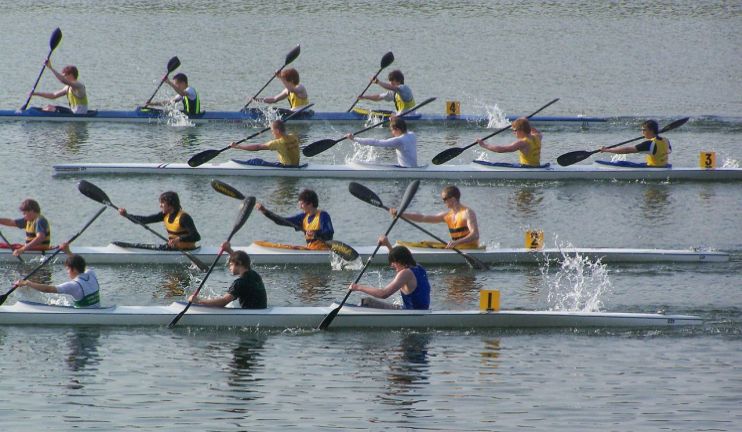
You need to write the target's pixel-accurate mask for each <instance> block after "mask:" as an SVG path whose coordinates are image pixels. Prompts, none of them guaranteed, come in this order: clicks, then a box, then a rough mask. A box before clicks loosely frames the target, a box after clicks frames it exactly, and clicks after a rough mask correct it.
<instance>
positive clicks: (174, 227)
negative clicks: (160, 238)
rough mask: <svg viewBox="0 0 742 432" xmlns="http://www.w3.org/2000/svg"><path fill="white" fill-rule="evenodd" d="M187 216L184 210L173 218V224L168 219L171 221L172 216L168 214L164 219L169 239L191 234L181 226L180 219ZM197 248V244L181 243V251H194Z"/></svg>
mask: <svg viewBox="0 0 742 432" xmlns="http://www.w3.org/2000/svg"><path fill="white" fill-rule="evenodd" d="M184 214H185V212H184V211H183V209H180V210H179V211H178V213H177V214H176V215H175V217H174V218H173V221H172V222H169V221H168V219H170V217H169V216H170V214H169V213H168V214H166V215H165V217H163V218H162V222H163V223H164V224H165V229H166V230H167V237H168V239H171V240H172V239H177V238H179V237H180V236H182V235H187V234H190V232H189V231H188V230H187V229H185V228H183V227H182V226H181V225H180V218H181V217H182V216H183V215H184ZM195 247H196V243H195V242H181V243H180V248H181V249H194V248H195Z"/></svg>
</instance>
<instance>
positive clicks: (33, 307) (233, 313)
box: [0, 301, 703, 329]
mask: <svg viewBox="0 0 742 432" xmlns="http://www.w3.org/2000/svg"><path fill="white" fill-rule="evenodd" d="M337 306H338V305H337V304H333V305H332V306H329V307H327V306H324V307H323V306H313V307H312V306H307V307H302V306H293V307H286V306H277V307H269V308H267V309H236V308H216V307H208V306H198V305H193V306H191V307H190V309H188V312H187V313H186V314H185V315H183V317H182V319H181V320H180V321H178V326H184V327H185V326H198V327H253V328H280V329H287V328H317V327H318V326H319V324H320V323H321V322H322V320H323V319H324V318H325V317H326V316H327V314H328V313H330V311H332V310H333V309H334V308H336V307H337ZM184 307H185V303H180V302H176V303H172V304H170V305H166V306H110V307H102V308H85V309H79V308H73V307H67V306H51V305H45V304H40V303H31V302H26V301H18V302H16V303H14V304H12V305H7V306H0V325H64V326H74V325H84V326H166V325H168V324H169V323H170V321H172V319H173V318H175V316H176V315H177V314H178V313H180V312H181V311H182V310H183V308H184ZM702 324H703V319H702V318H700V317H698V316H693V315H665V314H652V313H618V312H560V311H521V310H500V311H480V310H390V309H373V308H366V307H357V306H350V305H345V306H344V307H343V308H341V309H340V312H339V313H338V315H337V317H336V318H335V319H334V320H333V321H332V326H331V327H330V328H393V329H398V328H417V329H439V328H467V329H468V328H580V327H619V328H638V327H650V328H659V327H680V326H696V325H702Z"/></svg>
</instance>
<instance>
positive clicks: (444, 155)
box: [433, 98, 559, 165]
mask: <svg viewBox="0 0 742 432" xmlns="http://www.w3.org/2000/svg"><path fill="white" fill-rule="evenodd" d="M558 100H559V98H556V99H554V100H553V101H551V102H549V103H547V104H546V105H544V106H542V107H541V108H539V109H537V110H536V111H534V112H532V113H531V114H529V115H528V116H527V117H526V118H531V117H533V116H535V115H536V114H538V113H540V112H541V111H543V110H545V109H546V108H547V107H548V106H549V105H551V104H554V103H556V102H557V101H558ZM508 129H510V126H505V127H504V128H501V129H498V130H496V131H494V132H492V133H491V134H489V135H487V136H486V137H484V138H481V139H482V140H486V139H487V138H492V137H493V136H495V135H497V134H499V133H501V132H505V131H506V130H508ZM475 145H477V141H474V142H473V143H471V144H469V145H468V146H466V147H452V148H449V149H445V150H443V151H442V152H440V153H438V154H437V155H435V157H434V158H433V164H434V165H440V164H444V163H446V162H448V161H450V160H451V159H453V158H455V157H456V156H458V155H460V154H461V153H463V152H464V150H466V149H468V148H470V147H473V146H475Z"/></svg>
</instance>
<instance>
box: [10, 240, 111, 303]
mask: <svg viewBox="0 0 742 432" xmlns="http://www.w3.org/2000/svg"><path fill="white" fill-rule="evenodd" d="M59 248H60V249H62V250H63V251H64V253H66V254H67V260H66V261H65V262H64V266H65V268H66V269H67V275H68V276H69V278H70V280H69V281H67V282H64V283H62V284H59V285H46V284H41V283H38V282H32V281H30V280H28V279H26V280H17V281H16V282H15V284H14V286H27V287H29V288H33V289H35V290H37V291H41V292H45V293H51V294H67V295H70V296H72V298H73V299H74V300H75V301H74V306H75V307H77V308H87V307H100V286H99V285H98V278H97V277H96V275H95V272H94V271H93V270H86V263H85V259H84V258H83V257H81V256H80V255H76V254H73V253H72V252H70V245H69V243H62V244H61V245H60V246H59Z"/></svg>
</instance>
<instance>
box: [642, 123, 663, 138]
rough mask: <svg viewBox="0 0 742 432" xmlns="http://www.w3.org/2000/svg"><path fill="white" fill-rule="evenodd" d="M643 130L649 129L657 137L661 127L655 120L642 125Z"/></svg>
mask: <svg viewBox="0 0 742 432" xmlns="http://www.w3.org/2000/svg"><path fill="white" fill-rule="evenodd" d="M643 128H647V129H649V130H650V131H652V133H653V134H655V135H657V134H658V133H659V131H660V126H659V125H658V124H657V122H656V121H654V120H647V121H645V122H644V123H642V129H643Z"/></svg>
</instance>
